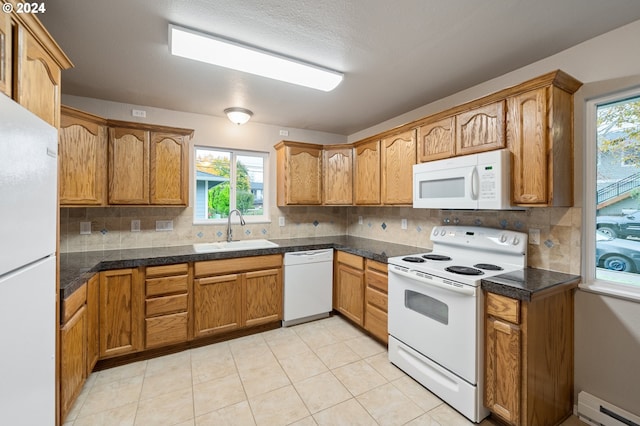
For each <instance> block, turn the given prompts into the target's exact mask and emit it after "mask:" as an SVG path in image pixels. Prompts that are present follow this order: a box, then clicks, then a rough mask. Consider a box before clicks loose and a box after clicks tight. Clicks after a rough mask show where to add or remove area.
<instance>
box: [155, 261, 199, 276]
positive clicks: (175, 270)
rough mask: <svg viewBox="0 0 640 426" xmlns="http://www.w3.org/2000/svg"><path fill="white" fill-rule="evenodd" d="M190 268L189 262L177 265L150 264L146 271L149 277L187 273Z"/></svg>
mask: <svg viewBox="0 0 640 426" xmlns="http://www.w3.org/2000/svg"><path fill="white" fill-rule="evenodd" d="M188 270H189V264H188V263H177V264H175V265H161V266H148V267H147V269H146V271H145V273H146V276H147V278H150V277H162V276H167V275H186V274H187V271H188Z"/></svg>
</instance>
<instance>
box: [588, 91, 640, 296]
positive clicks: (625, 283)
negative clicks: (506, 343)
mask: <svg viewBox="0 0 640 426" xmlns="http://www.w3.org/2000/svg"><path fill="white" fill-rule="evenodd" d="M586 113H587V117H586V124H587V133H586V134H587V138H586V139H587V141H586V142H587V144H586V146H585V181H584V188H585V194H584V200H585V203H584V221H583V227H584V231H585V232H584V233H583V235H584V245H583V247H584V252H583V268H584V277H585V285H584V286H585V288H588V289H591V290H594V291H598V292H604V293H609V294H614V295H618V296H622V297H630V298H634V299H640V88H636V89H633V90H628V91H626V92H622V93H617V94H614V95H609V96H606V97H602V98H598V99H592V100H590V101H588V102H587V108H586ZM622 164H624V167H621V165H622Z"/></svg>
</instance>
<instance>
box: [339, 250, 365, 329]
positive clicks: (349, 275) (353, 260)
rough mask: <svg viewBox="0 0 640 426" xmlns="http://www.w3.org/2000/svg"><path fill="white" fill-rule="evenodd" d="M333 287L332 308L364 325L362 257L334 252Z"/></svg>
mask: <svg viewBox="0 0 640 426" xmlns="http://www.w3.org/2000/svg"><path fill="white" fill-rule="evenodd" d="M334 287H335V288H334V301H333V302H334V309H336V310H337V311H338V312H340V313H341V314H343V315H344V316H345V317H347V318H349V319H350V320H351V321H353V322H354V323H356V324H358V325H359V326H361V327H362V326H364V259H363V258H362V257H360V256H356V255H354V254H350V253H345V252H342V251H338V252H336V264H335V280H334Z"/></svg>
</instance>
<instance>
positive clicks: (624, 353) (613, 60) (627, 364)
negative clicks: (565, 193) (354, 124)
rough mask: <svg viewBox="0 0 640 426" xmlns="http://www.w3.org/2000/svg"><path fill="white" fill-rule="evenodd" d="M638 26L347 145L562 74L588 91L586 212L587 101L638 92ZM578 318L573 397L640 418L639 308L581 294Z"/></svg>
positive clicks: (578, 124)
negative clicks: (585, 396)
mask: <svg viewBox="0 0 640 426" xmlns="http://www.w3.org/2000/svg"><path fill="white" fill-rule="evenodd" d="M639 40H640V21H636V22H633V23H631V24H629V25H626V26H624V27H621V28H618V29H616V30H614V31H611V32H609V33H607V34H604V35H602V36H599V37H596V38H594V39H592V40H588V41H586V42H584V43H581V44H579V45H577V46H574V47H572V48H570V49H567V50H565V51H563V52H560V53H558V54H556V55H553V56H550V57H548V58H545V59H543V60H541V61H538V62H535V63H533V64H531V65H528V66H526V67H523V68H520V69H518V70H515V71H513V72H510V73H508V74H505V75H503V76H501V77H498V78H495V79H493V80H490V81H487V82H485V83H482V84H479V85H477V86H475V87H472V88H470V89H468V90H464V91H462V92H459V93H456V94H455V95H452V96H449V97H447V98H444V99H441V100H438V101H436V102H433V103H431V104H428V105H425V106H422V107H420V108H417V109H415V110H413V111H410V112H408V113H406V114H403V115H400V116H398V117H394V118H392V119H390V120H387V121H385V122H383V123H380V124H378V125H376V126H373V127H371V128H369V129H365V130H363V131H361V132H358V133H354V134H352V135H349V142H355V141H357V140H360V139H362V138H365V137H368V136H371V135H374V134H376V133H379V132H381V131H384V130H387V129H390V128H393V127H395V126H398V125H401V124H404V123H407V122H410V121H413V120H416V119H418V118H421V117H424V116H427V115H430V114H433V113H436V112H439V111H442V110H444V109H447V108H450V107H452V106H455V105H457V104H460V103H464V102H467V101H471V100H473V99H477V98H480V97H482V96H485V95H488V94H490V93H493V92H496V91H498V90H501V89H504V88H506V87H509V86H513V85H515V84H518V83H521V82H523V81H525V80H528V79H531V78H534V77H536V76H538V75H542V74H545V73H547V72H550V71H553V70H555V69H561V70H563V71H565V72H567V73H569V74H570V75H572V76H574V77H575V78H577V79H578V80H580V81H582V82H583V83H585V85H584V86H583V87H582V88H581V89H580V90H579V91H578V92H577V93H576V94H575V96H574V101H575V111H574V117H575V120H574V129H575V150H574V161H575V164H574V168H575V179H574V181H575V199H576V206H578V207H580V206H581V205H582V193H583V186H582V181H583V179H582V176H583V164H584V158H583V146H584V134H585V130H584V128H585V120H584V104H585V100H586V99H589V98H592V97H598V96H602V95H605V94H608V93H612V92H615V91H618V90H621V89H623V88H625V87H632V86H637V85H638V84H640V55H638V53H637V52H638V41H639ZM575 308H576V316H575V321H576V325H575V329H576V336H575V395H576V398H577V394H578V392H579V391H581V390H585V391H587V392H589V393H592V394H594V395H596V396H598V397H600V398H602V399H605V400H607V401H609V402H611V403H613V404H615V405H618V406H620V407H621V408H623V409H626V410H627V411H629V412H632V413H634V414H636V415H640V368H638V361H639V360H640V331H639V327H638V324H640V303H637V302H631V301H625V300H620V299H615V298H612V297H608V296H602V295H597V294H593V293H587V292H584V291H581V290H579V291H578V292H577V296H576V303H575ZM576 401H577V399H576Z"/></svg>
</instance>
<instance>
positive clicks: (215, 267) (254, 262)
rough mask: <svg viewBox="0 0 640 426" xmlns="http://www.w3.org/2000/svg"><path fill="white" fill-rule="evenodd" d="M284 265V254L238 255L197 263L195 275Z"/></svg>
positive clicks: (200, 275)
mask: <svg viewBox="0 0 640 426" xmlns="http://www.w3.org/2000/svg"><path fill="white" fill-rule="evenodd" d="M280 267H282V255H281V254H271V255H267V256H252V257H238V258H234V259H224V260H206V261H203V262H196V263H195V266H194V268H195V276H196V277H203V276H207V275H223V274H229V273H234V272H246V271H255V270H258V269H271V268H280Z"/></svg>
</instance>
